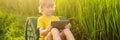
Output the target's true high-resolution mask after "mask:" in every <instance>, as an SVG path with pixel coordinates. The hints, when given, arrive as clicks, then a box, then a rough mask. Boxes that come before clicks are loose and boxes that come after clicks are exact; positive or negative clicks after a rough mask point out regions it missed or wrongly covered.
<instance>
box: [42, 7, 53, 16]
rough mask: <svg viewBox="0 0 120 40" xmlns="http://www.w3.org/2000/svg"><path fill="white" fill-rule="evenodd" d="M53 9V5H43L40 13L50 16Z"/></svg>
mask: <svg viewBox="0 0 120 40" xmlns="http://www.w3.org/2000/svg"><path fill="white" fill-rule="evenodd" d="M53 11H54V5H45V6H44V7H42V13H43V14H44V15H47V16H50V15H52V12H53Z"/></svg>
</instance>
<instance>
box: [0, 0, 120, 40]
mask: <svg viewBox="0 0 120 40" xmlns="http://www.w3.org/2000/svg"><path fill="white" fill-rule="evenodd" d="M55 3H56V10H55V11H54V13H53V15H57V16H65V17H67V19H69V20H70V21H71V24H72V28H71V31H72V33H73V34H74V37H75V39H76V40H120V0H55ZM38 5H39V0H12V1H11V0H0V11H2V13H3V14H4V13H5V14H8V15H9V14H13V15H14V16H15V18H16V21H17V22H18V23H19V25H21V27H20V28H21V29H24V23H25V21H26V18H27V17H33V16H36V17H37V16H39V15H40V14H39V13H38ZM0 16H2V14H0ZM11 25H15V24H12V23H11ZM13 28H15V26H14V27H13ZM16 28H18V27H16ZM11 29H12V28H11ZM13 32H16V31H13ZM17 32H18V33H19V32H22V33H23V30H22V31H20V30H18V31H17ZM11 33H12V32H11ZM20 34H21V33H20ZM23 34H24V33H23ZM19 37H20V38H23V37H24V36H23V35H21V36H17V37H13V36H12V37H11V36H8V38H14V39H15V38H16V39H15V40H19Z"/></svg>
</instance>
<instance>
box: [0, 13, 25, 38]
mask: <svg viewBox="0 0 120 40" xmlns="http://www.w3.org/2000/svg"><path fill="white" fill-rule="evenodd" d="M0 40H24V37H23V29H22V28H21V26H20V24H19V22H18V21H16V19H15V17H14V16H13V15H11V14H6V13H4V12H1V11H0Z"/></svg>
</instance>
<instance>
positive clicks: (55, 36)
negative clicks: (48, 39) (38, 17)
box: [51, 28, 61, 40]
mask: <svg viewBox="0 0 120 40" xmlns="http://www.w3.org/2000/svg"><path fill="white" fill-rule="evenodd" d="M51 33H52V36H53V40H61V38H60V34H59V30H58V29H57V28H52V30H51Z"/></svg>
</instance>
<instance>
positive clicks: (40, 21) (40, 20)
mask: <svg viewBox="0 0 120 40" xmlns="http://www.w3.org/2000/svg"><path fill="white" fill-rule="evenodd" d="M43 25H44V24H43V20H42V19H41V18H38V20H37V29H39V28H40V27H42V26H43Z"/></svg>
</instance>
